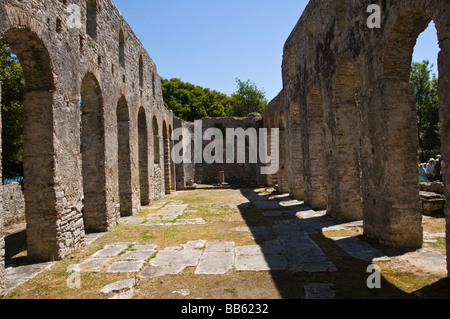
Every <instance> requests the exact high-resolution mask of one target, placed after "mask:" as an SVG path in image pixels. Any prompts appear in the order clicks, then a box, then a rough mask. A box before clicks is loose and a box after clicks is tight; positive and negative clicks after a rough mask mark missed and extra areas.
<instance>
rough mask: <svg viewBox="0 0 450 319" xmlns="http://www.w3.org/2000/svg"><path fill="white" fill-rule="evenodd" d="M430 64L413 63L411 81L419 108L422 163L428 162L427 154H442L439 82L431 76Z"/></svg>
mask: <svg viewBox="0 0 450 319" xmlns="http://www.w3.org/2000/svg"><path fill="white" fill-rule="evenodd" d="M431 67H432V65H431V66H430V62H429V61H428V60H424V61H423V62H422V63H419V62H413V63H412V68H411V81H412V82H413V84H414V93H415V96H416V108H417V126H418V129H419V136H418V138H419V145H420V150H421V159H420V160H421V161H422V162H424V161H426V157H427V156H428V154H427V152H430V151H434V152H437V153H440V149H441V138H440V122H439V100H438V94H437V88H438V80H437V78H436V75H434V74H433V75H432V74H431Z"/></svg>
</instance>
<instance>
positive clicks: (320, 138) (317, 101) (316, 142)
mask: <svg viewBox="0 0 450 319" xmlns="http://www.w3.org/2000/svg"><path fill="white" fill-rule="evenodd" d="M307 135H308V146H307V149H308V150H307V151H308V157H307V158H306V161H305V164H306V165H305V166H306V168H307V169H306V172H307V173H306V174H305V175H306V187H305V203H306V204H307V205H309V206H311V207H312V208H314V209H326V208H327V196H326V185H325V177H324V175H325V174H324V172H325V171H326V169H325V160H324V148H323V145H324V122H323V105H322V97H321V95H320V92H319V91H318V90H317V89H316V88H313V89H311V91H310V93H309V96H308V102H307Z"/></svg>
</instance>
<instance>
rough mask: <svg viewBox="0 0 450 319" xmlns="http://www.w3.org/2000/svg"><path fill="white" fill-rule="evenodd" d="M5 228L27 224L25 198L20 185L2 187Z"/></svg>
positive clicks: (13, 184)
mask: <svg viewBox="0 0 450 319" xmlns="http://www.w3.org/2000/svg"><path fill="white" fill-rule="evenodd" d="M2 196H3V226H4V227H8V226H11V225H15V224H20V223H23V222H25V198H24V196H23V192H22V187H21V186H20V185H19V183H12V184H8V185H3V186H2Z"/></svg>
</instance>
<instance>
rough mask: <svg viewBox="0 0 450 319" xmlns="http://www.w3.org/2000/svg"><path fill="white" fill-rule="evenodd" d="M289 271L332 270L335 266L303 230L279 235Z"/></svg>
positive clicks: (334, 269)
mask: <svg viewBox="0 0 450 319" xmlns="http://www.w3.org/2000/svg"><path fill="white" fill-rule="evenodd" d="M280 241H281V242H282V243H283V244H284V245H285V247H286V256H287V259H288V262H289V271H291V272H303V271H306V272H334V271H336V270H337V269H336V266H335V265H334V264H333V263H332V262H331V261H329V260H328V258H327V257H326V255H325V253H324V252H323V251H322V249H321V248H320V247H319V246H318V245H317V244H316V243H315V242H314V241H313V240H312V239H311V238H309V236H308V235H307V234H306V233H305V232H298V233H297V234H296V236H290V237H281V238H280Z"/></svg>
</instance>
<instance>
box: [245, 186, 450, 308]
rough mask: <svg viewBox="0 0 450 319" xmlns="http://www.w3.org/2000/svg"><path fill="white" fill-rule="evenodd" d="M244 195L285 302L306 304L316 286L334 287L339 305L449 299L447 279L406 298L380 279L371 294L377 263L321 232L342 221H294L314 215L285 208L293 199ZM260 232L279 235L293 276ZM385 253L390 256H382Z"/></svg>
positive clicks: (251, 223) (247, 215)
mask: <svg viewBox="0 0 450 319" xmlns="http://www.w3.org/2000/svg"><path fill="white" fill-rule="evenodd" d="M241 193H242V194H243V195H244V196H245V197H246V198H247V199H248V200H249V201H251V202H252V204H250V205H249V204H244V205H240V206H239V207H238V208H239V210H240V212H241V214H242V216H243V218H244V220H245V221H246V223H247V225H248V227H249V229H250V231H251V232H252V235H253V237H254V238H255V240H256V242H257V244H258V245H259V246H260V247H261V250H262V252H263V253H264V257H265V259H266V262H267V264H268V265H269V267H270V269H272V270H271V271H270V273H271V276H272V278H273V281H274V283H275V284H276V286H277V289H278V290H279V292H280V295H281V296H282V298H284V299H299V298H305V289H304V287H305V286H307V285H309V284H313V283H314V284H326V285H329V284H331V285H330V287H331V289H332V291H333V292H334V293H335V298H338V299H358V298H362V299H411V298H450V282H449V280H448V279H442V280H440V281H438V282H436V283H434V284H432V285H429V286H426V287H424V288H422V289H420V290H417V291H415V292H414V293H406V292H404V291H403V290H401V289H399V288H398V287H396V286H395V285H394V284H392V283H390V282H389V281H388V280H387V279H386V278H385V277H383V276H381V278H380V284H381V285H380V287H381V288H372V289H370V288H369V287H368V285H367V281H368V280H369V282H372V283H375V282H374V280H373V277H370V276H371V275H373V272H372V271H368V267H369V266H370V265H372V262H371V261H364V260H360V259H357V258H354V257H352V256H350V255H349V254H348V253H346V252H345V251H344V250H343V249H341V248H340V247H339V246H338V245H337V244H336V243H335V242H334V240H332V239H330V238H327V237H325V236H324V235H323V233H322V231H321V228H322V227H323V226H325V227H326V226H327V223H330V224H334V225H336V224H339V222H338V221H336V220H333V219H331V218H329V217H327V216H321V217H310V218H304V219H300V218H298V217H296V216H295V212H299V211H310V210H311V209H310V208H309V207H307V206H304V205H302V204H294V205H293V206H290V207H285V206H283V205H281V202H282V201H283V200H288V201H289V200H292V198H289V197H286V199H285V198H283V197H278V198H276V197H275V198H274V196H273V195H272V194H264V195H261V193H257V192H256V191H255V190H252V189H242V190H241ZM264 202H266V203H267V204H265V203H264ZM277 203H278V205H277ZM264 213H265V214H264ZM255 226H256V227H255ZM260 226H271V227H272V228H273V229H274V230H276V231H277V232H276V234H275V235H276V238H278V240H279V241H280V242H281V243H282V244H283V246H284V248H285V256H286V257H287V260H288V264H289V266H288V270H274V269H277V267H279V262H277V259H274V258H273V248H271V246H270V245H268V244H267V243H268V240H270V238H268V237H265V236H261V233H260V232H259V229H260V228H259V227H260ZM360 237H361V236H360ZM362 237H364V236H362ZM272 243H273V241H272ZM379 248H380V247H377V249H379ZM383 253H386V251H384V250H383ZM401 253H403V252H399V251H395V250H392V249H388V253H387V254H386V255H389V256H393V255H396V254H401ZM369 277H370V278H369Z"/></svg>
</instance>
